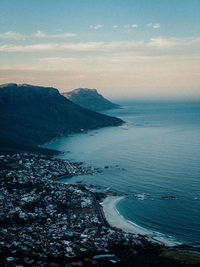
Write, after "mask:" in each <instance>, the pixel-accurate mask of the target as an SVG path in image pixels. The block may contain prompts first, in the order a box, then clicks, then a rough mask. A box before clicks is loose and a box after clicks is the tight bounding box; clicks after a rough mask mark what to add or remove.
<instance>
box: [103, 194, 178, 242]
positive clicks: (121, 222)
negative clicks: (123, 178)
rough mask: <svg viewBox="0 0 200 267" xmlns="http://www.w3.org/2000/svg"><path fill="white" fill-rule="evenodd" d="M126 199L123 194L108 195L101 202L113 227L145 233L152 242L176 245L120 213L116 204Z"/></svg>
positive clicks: (129, 231)
mask: <svg viewBox="0 0 200 267" xmlns="http://www.w3.org/2000/svg"><path fill="white" fill-rule="evenodd" d="M122 199H125V197H123V196H107V197H106V198H105V199H104V200H103V202H102V203H101V205H102V207H103V212H104V216H105V218H106V220H107V222H108V223H109V225H110V226H111V227H115V228H119V229H121V230H123V231H124V232H127V233H132V234H140V235H145V236H147V237H148V238H150V239H151V240H152V242H158V243H162V244H164V245H165V246H170V247H171V246H175V245H177V244H176V243H175V242H172V241H169V240H167V239H163V238H160V237H159V236H156V235H155V234H151V233H150V232H149V231H147V230H145V229H143V228H141V227H139V226H137V225H134V224H132V223H130V222H128V221H127V220H126V219H125V218H124V217H123V216H121V215H120V214H119V212H118V211H117V209H116V205H117V203H118V202H119V201H121V200H122Z"/></svg>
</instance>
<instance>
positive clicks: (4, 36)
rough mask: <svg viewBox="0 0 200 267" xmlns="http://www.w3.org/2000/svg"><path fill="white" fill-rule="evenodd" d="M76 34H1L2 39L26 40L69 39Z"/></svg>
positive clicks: (12, 32) (13, 32) (10, 32)
mask: <svg viewBox="0 0 200 267" xmlns="http://www.w3.org/2000/svg"><path fill="white" fill-rule="evenodd" d="M75 36H77V34H75V33H60V34H46V33H44V32H42V31H40V30H38V31H37V32H36V33H35V34H23V33H18V32H15V31H8V32H5V33H0V39H13V40H25V39H30V38H68V37H75Z"/></svg>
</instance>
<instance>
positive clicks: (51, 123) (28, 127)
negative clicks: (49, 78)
mask: <svg viewBox="0 0 200 267" xmlns="http://www.w3.org/2000/svg"><path fill="white" fill-rule="evenodd" d="M0 110H1V113H0V124H1V125H0V126H1V127H0V140H1V142H0V148H5V147H9V146H11V148H12V146H13V147H17V148H18V149H19V148H20V147H21V148H22V147H24V146H25V147H35V146H38V145H41V144H43V143H45V142H48V141H50V140H52V139H54V138H58V137H62V136H67V135H68V134H70V133H76V132H81V131H84V130H88V129H95V128H99V127H105V126H116V125H120V124H121V123H122V122H123V121H122V120H120V119H118V118H115V117H110V116H106V115H103V114H99V113H97V112H93V111H91V110H88V109H84V108H82V107H80V106H78V105H76V104H74V103H72V102H71V101H70V100H68V99H66V98H65V97H64V96H62V95H61V94H60V93H59V91H58V90H57V89H56V88H52V87H41V86H33V85H28V84H21V85H20V84H19V85H17V84H15V83H11V84H4V85H0ZM25 150H26V149H25Z"/></svg>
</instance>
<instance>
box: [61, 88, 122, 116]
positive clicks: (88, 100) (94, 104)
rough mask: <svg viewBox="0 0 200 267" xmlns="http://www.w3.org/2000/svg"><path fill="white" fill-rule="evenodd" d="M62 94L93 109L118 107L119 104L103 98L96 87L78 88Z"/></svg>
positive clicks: (78, 103)
mask: <svg viewBox="0 0 200 267" xmlns="http://www.w3.org/2000/svg"><path fill="white" fill-rule="evenodd" d="M62 95H64V96H65V97H66V98H67V99H69V100H71V101H72V102H74V103H75V104H77V105H80V106H81V107H84V108H87V109H91V110H95V111H100V110H106V109H116V108H120V106H119V105H117V104H114V103H112V102H110V101H109V100H107V99H106V98H104V97H103V96H102V95H101V94H99V93H98V92H97V90H96V89H88V88H78V89H74V90H72V91H70V92H66V93H62Z"/></svg>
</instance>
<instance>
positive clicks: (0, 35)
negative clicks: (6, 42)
mask: <svg viewBox="0 0 200 267" xmlns="http://www.w3.org/2000/svg"><path fill="white" fill-rule="evenodd" d="M28 37H29V36H28V35H26V34H22V33H18V32H14V31H8V32H5V33H0V39H14V40H25V39H26V38H28Z"/></svg>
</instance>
